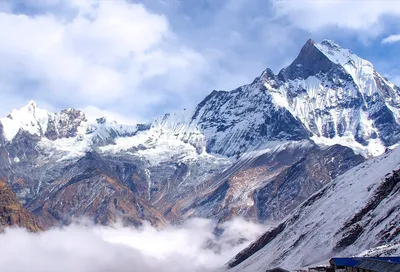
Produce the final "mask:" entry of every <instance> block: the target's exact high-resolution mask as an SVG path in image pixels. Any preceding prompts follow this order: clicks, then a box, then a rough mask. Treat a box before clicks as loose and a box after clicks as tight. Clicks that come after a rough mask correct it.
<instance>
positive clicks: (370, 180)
mask: <svg viewBox="0 0 400 272" xmlns="http://www.w3.org/2000/svg"><path fill="white" fill-rule="evenodd" d="M399 210H400V148H396V149H395V150H392V151H388V152H387V153H385V154H383V155H381V156H379V157H377V158H373V159H370V160H368V161H367V162H365V163H363V164H360V165H359V166H356V167H354V168H353V169H351V170H349V171H347V172H346V173H345V174H343V175H341V176H339V177H337V178H336V179H335V180H334V181H332V182H331V183H330V184H328V185H327V186H326V187H324V188H323V189H321V190H320V191H318V192H317V193H315V194H314V195H313V196H311V197H310V198H309V199H308V200H306V201H305V202H304V203H303V204H302V205H301V206H300V207H298V208H297V209H295V210H294V211H293V212H292V214H291V215H290V216H289V217H288V218H287V219H286V220H285V221H283V222H282V223H281V224H280V225H279V226H277V227H276V228H275V229H273V230H271V231H268V232H267V233H265V234H264V235H263V236H261V237H260V238H259V239H258V240H257V241H256V242H254V243H253V244H252V245H251V246H250V247H248V248H247V249H245V250H244V251H242V252H241V253H239V254H238V255H237V256H236V257H235V258H234V259H233V260H232V261H231V262H230V263H229V267H231V268H230V271H249V272H250V271H251V272H256V271H265V269H266V268H271V267H276V266H281V267H283V268H286V269H295V268H301V267H307V266H309V265H312V264H315V263H319V262H321V261H325V260H328V259H330V258H332V257H334V256H350V255H357V254H360V253H362V252H363V251H365V250H368V249H371V248H375V247H377V246H381V245H386V244H389V243H396V242H397V243H398V242H400V214H399ZM375 250H376V249H375ZM366 253H368V252H364V254H366Z"/></svg>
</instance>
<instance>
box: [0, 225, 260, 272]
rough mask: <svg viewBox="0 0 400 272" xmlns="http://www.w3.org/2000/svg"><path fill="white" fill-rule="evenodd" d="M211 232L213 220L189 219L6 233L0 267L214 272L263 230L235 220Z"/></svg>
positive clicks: (8, 271)
mask: <svg viewBox="0 0 400 272" xmlns="http://www.w3.org/2000/svg"><path fill="white" fill-rule="evenodd" d="M214 227H215V224H214V223H213V222H212V221H211V220H206V219H192V220H190V221H188V222H186V223H185V224H183V225H182V226H180V227H172V226H171V227H168V228H166V229H162V230H157V229H155V228H153V227H151V226H149V225H145V226H143V227H141V228H139V229H134V228H128V227H121V226H119V227H118V226H115V227H102V226H83V225H72V226H69V227H65V228H63V229H52V230H49V231H45V232H43V233H39V234H32V233H28V232H26V231H25V230H22V229H8V230H7V231H6V232H5V233H2V234H0V266H1V267H2V271H4V272H20V271H31V272H39V271H40V272H47V271H49V272H50V271H52V272H64V271H65V272H67V271H68V272H69V271H75V272H101V271H104V272H105V271H115V272H123V271H136V272H153V271H154V272H155V271H157V272H181V271H182V272H183V271H189V272H192V271H193V272H195V271H202V272H204V271H213V270H215V269H216V268H218V267H221V266H222V265H223V264H224V263H225V262H227V261H228V260H229V259H230V258H231V257H232V256H234V255H235V254H236V253H238V252H239V251H240V250H241V249H243V248H244V247H245V246H246V245H248V244H249V242H250V241H251V240H254V239H256V238H257V237H258V236H259V235H260V234H262V232H263V231H264V230H265V226H261V225H256V224H253V223H249V222H246V221H244V220H241V219H235V220H233V221H232V222H228V223H224V225H223V226H222V227H223V228H224V229H225V231H224V232H223V233H222V235H221V236H220V237H217V236H215V234H214V233H213V231H214ZM243 239H244V240H245V241H246V242H245V243H241V244H239V243H238V242H239V241H243Z"/></svg>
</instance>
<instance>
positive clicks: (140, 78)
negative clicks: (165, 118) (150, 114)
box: [0, 0, 204, 115]
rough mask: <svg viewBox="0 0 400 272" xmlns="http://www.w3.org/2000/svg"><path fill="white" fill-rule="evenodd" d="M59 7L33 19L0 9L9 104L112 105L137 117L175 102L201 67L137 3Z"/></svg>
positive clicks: (0, 53) (0, 71) (93, 1)
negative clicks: (172, 99)
mask: <svg viewBox="0 0 400 272" xmlns="http://www.w3.org/2000/svg"><path fill="white" fill-rule="evenodd" d="M49 3H50V2H49ZM64 9H65V11H64V12H63V14H62V15H58V14H56V13H51V12H49V13H43V14H36V15H35V16H32V15H29V14H23V13H12V12H8V11H7V9H2V10H1V9H0V32H1V33H2V34H3V36H4V37H7V39H3V40H2V43H1V44H0V57H1V59H2V64H1V65H0V83H1V85H2V94H5V96H3V97H6V98H7V97H12V99H9V100H10V101H9V102H12V104H15V103H17V102H18V99H20V100H23V99H24V98H25V97H30V99H39V100H45V101H47V102H48V103H50V104H56V105H59V106H61V107H70V106H74V107H85V106H90V105H95V106H96V107H100V108H103V107H107V106H110V105H114V108H117V107H116V105H119V108H120V109H121V108H125V109H126V108H128V107H129V108H131V109H134V111H135V112H136V113H137V114H138V115H140V113H144V112H146V109H147V107H148V106H149V105H157V104H162V103H163V102H164V100H165V99H166V97H167V96H168V95H170V96H171V95H173V96H176V98H178V100H179V97H180V96H182V93H181V91H182V89H184V88H189V84H190V82H191V80H193V81H195V78H194V77H195V75H197V74H198V73H200V72H201V70H202V69H203V66H204V61H203V59H202V56H201V55H200V54H199V53H197V52H196V51H194V50H192V49H190V48H187V47H185V45H184V44H182V43H181V42H180V41H179V39H178V38H177V37H176V36H175V34H174V33H173V32H172V30H171V29H170V26H169V24H168V21H167V19H166V18H165V17H164V16H162V15H158V14H155V13H151V12H149V11H148V10H146V8H145V7H144V6H143V5H141V4H133V3H129V2H127V1H98V0H88V1H80V0H77V1H72V2H70V4H69V5H68V6H66V7H64ZM176 74H179V75H180V77H176V76H172V75H176ZM159 81H162V84H163V85H166V86H168V87H163V86H160V85H158V82H159ZM161 87H162V91H160V88H161ZM127 98H128V99H127ZM106 110H107V109H106Z"/></svg>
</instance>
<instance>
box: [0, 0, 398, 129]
mask: <svg viewBox="0 0 400 272" xmlns="http://www.w3.org/2000/svg"><path fill="white" fill-rule="evenodd" d="M399 19H400V1H397V0H393V1H391V0H382V1H379V0H377V1H373V0H366V1H362V0H349V1H344V0H343V1H342V0H218V1H215V0H138V1H129V2H127V1H125V0H71V1H62V0H26V1H23V0H16V1H15V0H13V1H11V0H10V1H9V2H5V1H2V2H0V33H2V34H3V38H2V39H1V40H2V41H1V43H0V57H1V60H2V61H1V64H0V84H1V90H0V94H1V97H2V100H3V101H4V102H3V103H2V107H1V109H0V115H1V116H5V115H7V113H8V112H10V111H11V109H13V108H18V107H21V106H23V105H24V104H26V103H27V102H28V101H29V100H32V99H33V100H35V101H37V103H38V104H39V106H40V107H44V108H48V109H49V110H59V109H62V108H67V107H75V108H80V109H84V110H85V111H87V112H88V114H89V115H91V116H92V115H107V116H109V117H110V118H114V119H117V120H118V121H120V122H137V121H145V120H149V119H151V118H152V117H154V116H156V115H160V114H163V113H165V112H168V111H173V110H179V109H183V108H191V107H193V106H195V105H196V104H197V103H198V102H200V101H201V100H202V99H203V98H204V97H205V96H206V95H207V94H208V93H210V92H211V91H212V90H213V89H223V90H231V89H233V88H235V87H238V86H240V85H243V84H246V83H249V82H251V81H252V80H253V79H254V78H255V77H256V76H258V75H259V74H260V73H261V72H262V71H263V70H264V69H265V68H267V67H269V68H272V69H273V70H274V71H275V72H278V71H279V69H281V68H283V67H284V66H286V65H288V64H289V63H290V62H291V61H292V60H293V59H294V58H295V57H296V55H297V54H298V52H299V50H300V48H301V47H302V45H303V44H304V43H305V41H306V40H307V39H308V38H313V39H314V40H315V41H321V40H323V39H332V40H335V41H337V42H338V43H339V44H341V45H342V46H343V47H345V48H349V49H351V50H352V51H353V52H355V53H356V54H358V55H359V56H361V57H363V58H365V59H368V60H370V61H371V62H372V63H373V64H374V65H375V67H376V69H377V71H378V72H380V73H381V74H383V75H385V76H386V77H388V78H389V79H391V80H392V81H393V82H395V83H396V84H398V85H399V84H400V64H399V61H398V60H399V59H400V50H399V49H400V36H398V35H399V34H400V25H399V24H398V23H397V22H398V21H399Z"/></svg>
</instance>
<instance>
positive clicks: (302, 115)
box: [0, 40, 400, 227]
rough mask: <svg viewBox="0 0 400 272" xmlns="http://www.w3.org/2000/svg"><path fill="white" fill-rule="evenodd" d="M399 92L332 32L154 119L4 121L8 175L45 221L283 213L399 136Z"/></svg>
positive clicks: (43, 115)
mask: <svg viewBox="0 0 400 272" xmlns="http://www.w3.org/2000/svg"><path fill="white" fill-rule="evenodd" d="M399 93H400V91H399V89H398V88H397V87H396V86H394V85H393V84H392V83H390V82H388V81H387V80H386V79H384V78H383V77H381V76H380V75H379V74H378V73H377V72H376V71H375V70H374V68H373V66H372V64H371V63H369V62H368V61H366V60H363V59H361V58H359V57H357V56H356V55H354V54H353V53H352V52H350V51H349V50H347V49H343V48H341V47H340V46H339V45H337V44H336V43H334V42H332V41H323V42H321V43H315V42H314V41H312V40H309V41H307V43H306V44H305V45H304V47H303V48H302V49H301V51H300V54H299V56H298V57H297V58H296V59H295V60H294V62H293V63H292V64H291V65H289V66H288V67H286V68H284V69H282V70H281V71H280V72H279V73H278V74H277V75H275V74H274V73H273V72H272V71H271V70H270V69H266V70H265V71H264V72H263V73H262V74H261V75H260V76H259V77H257V78H256V79H255V80H254V81H253V82H252V83H251V84H248V85H245V86H242V87H239V88H237V89H235V90H233V91H230V92H226V91H213V92H212V93H211V94H210V95H208V96H207V97H206V98H205V99H204V100H203V101H202V102H201V103H199V104H198V106H197V107H196V108H195V110H194V111H193V112H187V111H184V112H182V113H175V114H166V115H165V116H163V117H161V118H156V119H154V120H153V121H152V122H151V123H148V124H139V125H135V126H128V125H120V124H117V123H115V122H112V121H109V120H107V119H106V118H98V119H96V120H87V118H86V116H85V114H84V113H83V112H81V111H79V110H74V109H66V110H63V111H61V112H57V113H51V112H48V111H46V110H43V109H40V108H39V107H38V106H37V105H36V103H35V102H33V101H31V102H30V103H29V104H28V105H27V106H25V107H23V108H22V109H20V110H14V111H12V112H11V113H10V114H9V115H8V116H7V117H5V118H2V119H0V174H1V176H4V179H5V180H7V182H8V184H9V185H10V187H11V188H12V190H13V191H14V192H15V193H16V195H17V197H18V199H19V200H20V201H21V203H22V204H23V205H24V206H25V207H26V208H27V209H28V210H30V211H31V212H33V213H34V214H35V215H36V216H37V217H38V219H39V222H40V224H41V225H42V226H44V227H50V226H54V225H59V224H61V225H63V224H69V223H70V222H71V220H72V219H73V218H74V217H81V216H85V217H89V218H92V219H93V220H94V221H95V222H97V223H101V224H109V223H111V222H115V221H116V220H119V219H121V220H122V221H123V222H125V223H126V224H133V225H140V224H142V223H143V221H145V220H147V221H150V222H151V223H152V224H153V225H158V226H159V225H161V226H162V225H164V224H166V223H167V222H173V223H177V222H181V221H182V220H185V219H186V218H188V217H192V216H200V217H212V218H216V219H217V220H221V221H224V220H227V219H229V218H231V217H233V216H236V215H240V216H243V217H246V218H250V219H254V220H257V221H262V222H264V221H279V220H281V219H282V218H284V217H285V216H286V215H288V214H289V213H290V212H291V211H292V210H293V209H295V208H296V207H297V206H298V205H299V204H300V203H302V201H304V200H305V199H307V198H308V197H309V196H310V195H312V194H313V193H314V192H315V191H317V190H319V189H320V188H322V187H323V186H324V185H325V184H327V183H329V182H330V181H331V180H332V179H334V178H335V177H337V176H338V175H340V174H342V173H344V172H346V171H347V170H349V169H351V168H352V167H354V166H356V165H358V164H359V163H361V162H363V161H364V160H365V158H366V157H370V156H373V155H378V154H381V153H383V152H384V150H385V149H386V148H387V147H389V146H391V145H393V144H396V143H397V142H398V141H399V135H400V134H399V131H400V130H399V129H400V127H399V119H398V118H399V116H400V112H399V103H400V96H399Z"/></svg>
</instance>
